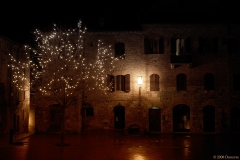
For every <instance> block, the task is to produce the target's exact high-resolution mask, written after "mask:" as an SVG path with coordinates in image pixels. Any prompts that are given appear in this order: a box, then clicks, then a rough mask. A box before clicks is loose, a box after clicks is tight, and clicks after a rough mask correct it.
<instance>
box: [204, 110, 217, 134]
mask: <svg viewBox="0 0 240 160" xmlns="http://www.w3.org/2000/svg"><path fill="white" fill-rule="evenodd" d="M203 131H204V132H215V108H214V107H213V106H206V107H204V108H203Z"/></svg>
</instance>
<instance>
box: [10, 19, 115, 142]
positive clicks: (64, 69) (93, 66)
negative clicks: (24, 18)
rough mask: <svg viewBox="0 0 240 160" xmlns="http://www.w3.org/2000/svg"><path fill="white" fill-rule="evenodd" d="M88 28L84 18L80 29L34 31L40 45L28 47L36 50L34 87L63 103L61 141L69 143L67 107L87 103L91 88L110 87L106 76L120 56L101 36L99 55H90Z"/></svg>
mask: <svg viewBox="0 0 240 160" xmlns="http://www.w3.org/2000/svg"><path fill="white" fill-rule="evenodd" d="M85 32H86V28H83V27H82V23H81V21H79V23H78V27H77V29H63V28H58V27H57V26H56V25H54V26H53V30H52V31H51V32H44V33H43V32H41V31H40V30H36V31H35V32H34V34H35V36H36V43H37V49H33V48H31V47H26V48H27V49H28V50H30V51H31V52H32V60H30V61H29V63H30V64H31V86H32V89H38V90H39V91H41V93H42V96H44V97H45V98H46V99H49V100H51V101H55V102H56V103H57V104H58V105H59V106H60V107H61V110H62V118H61V138H60V144H59V145H65V142H64V130H65V110H66V108H67V107H69V106H71V105H74V104H77V103H79V102H80V103H81V104H80V106H81V107H83V106H84V92H85V91H86V90H87V89H89V90H92V89H98V90H101V91H103V92H105V91H107V90H109V89H110V88H109V87H108V86H111V85H108V84H106V83H107V81H106V78H107V75H108V74H110V73H111V72H113V70H114V62H115V61H116V60H118V59H116V58H114V57H113V55H112V51H111V46H108V47H106V46H105V45H104V43H103V42H102V41H101V40H98V51H97V53H96V54H95V56H94V57H91V58H89V59H88V58H87V56H86V55H85V52H84V39H83V37H84V33H85ZM30 64H29V65H30ZM14 73H16V74H19V73H18V72H14ZM20 79H21V76H18V75H16V76H15V80H14V81H15V83H16V84H17V83H18V82H19V81H20ZM35 87H36V88H35ZM82 115H83V114H82Z"/></svg>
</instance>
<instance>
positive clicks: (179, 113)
mask: <svg viewBox="0 0 240 160" xmlns="http://www.w3.org/2000/svg"><path fill="white" fill-rule="evenodd" d="M173 132H190V108H189V107H188V106H187V105H185V104H179V105H177V106H175V107H173Z"/></svg>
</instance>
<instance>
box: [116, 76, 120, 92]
mask: <svg viewBox="0 0 240 160" xmlns="http://www.w3.org/2000/svg"><path fill="white" fill-rule="evenodd" d="M116 90H117V91H120V90H121V75H117V76H116Z"/></svg>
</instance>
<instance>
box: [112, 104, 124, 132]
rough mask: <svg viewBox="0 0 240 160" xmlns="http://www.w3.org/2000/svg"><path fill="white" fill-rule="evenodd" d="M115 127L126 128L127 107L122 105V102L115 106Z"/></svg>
mask: <svg viewBox="0 0 240 160" xmlns="http://www.w3.org/2000/svg"><path fill="white" fill-rule="evenodd" d="M114 128H115V129H124V128H125V107H123V106H121V105H120V104H118V105H117V106H115V107H114Z"/></svg>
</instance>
